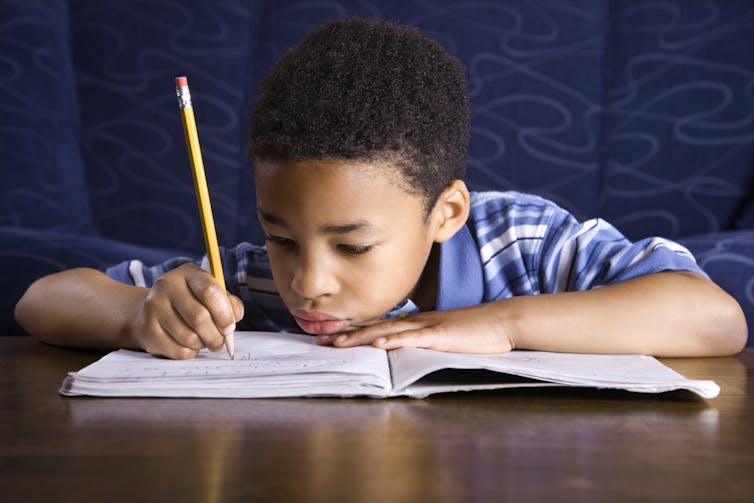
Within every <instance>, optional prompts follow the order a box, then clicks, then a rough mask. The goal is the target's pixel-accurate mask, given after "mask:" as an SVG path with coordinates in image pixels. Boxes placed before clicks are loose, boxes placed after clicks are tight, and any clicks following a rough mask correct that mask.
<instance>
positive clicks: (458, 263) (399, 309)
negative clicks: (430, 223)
mask: <svg viewBox="0 0 754 503" xmlns="http://www.w3.org/2000/svg"><path fill="white" fill-rule="evenodd" d="M438 274H439V277H438V280H437V284H438V289H437V303H436V304H435V310H436V311H443V310H447V309H458V308H461V307H466V306H475V305H478V304H481V302H482V298H483V295H484V277H483V275H482V259H481V257H480V256H479V249H478V248H477V245H476V242H475V241H474V238H473V237H472V236H471V231H470V230H469V228H468V226H466V225H464V226H463V228H462V229H461V230H460V231H458V232H457V233H456V234H455V236H453V237H452V238H450V239H449V240H447V241H445V242H444V243H442V244H440V269H439V272H438ZM418 312H419V308H418V307H416V304H414V302H413V301H412V300H411V299H406V300H404V301H403V302H401V303H400V304H398V305H397V306H395V307H394V308H393V309H391V310H390V311H389V312H388V313H386V314H385V315H383V316H382V318H383V319H386V318H395V317H399V316H406V315H409V314H414V313H418Z"/></svg>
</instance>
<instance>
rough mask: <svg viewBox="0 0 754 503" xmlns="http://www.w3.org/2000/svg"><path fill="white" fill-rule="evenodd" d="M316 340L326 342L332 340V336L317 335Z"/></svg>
mask: <svg viewBox="0 0 754 503" xmlns="http://www.w3.org/2000/svg"><path fill="white" fill-rule="evenodd" d="M317 339H319V340H320V341H321V342H328V341H329V340H330V339H332V336H330V335H318V336H317Z"/></svg>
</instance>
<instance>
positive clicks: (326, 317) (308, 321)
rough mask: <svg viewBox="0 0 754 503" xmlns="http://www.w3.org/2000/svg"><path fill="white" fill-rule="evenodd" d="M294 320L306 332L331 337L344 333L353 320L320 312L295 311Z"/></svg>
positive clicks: (293, 313) (292, 312)
mask: <svg viewBox="0 0 754 503" xmlns="http://www.w3.org/2000/svg"><path fill="white" fill-rule="evenodd" d="M291 314H292V315H293V318H294V319H295V320H296V323H298V326H300V327H301V328H302V329H303V330H304V331H305V332H308V333H310V334H316V335H323V334H324V335H329V334H334V333H337V332H342V331H343V330H344V329H345V328H346V327H348V326H349V325H350V324H351V320H346V319H343V318H338V317H335V316H332V315H330V314H327V313H323V312H320V311H306V310H304V309H294V310H292V311H291Z"/></svg>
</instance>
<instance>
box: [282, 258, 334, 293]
mask: <svg viewBox="0 0 754 503" xmlns="http://www.w3.org/2000/svg"><path fill="white" fill-rule="evenodd" d="M291 288H292V289H293V291H295V292H296V293H297V294H299V295H300V296H302V297H303V298H305V299H316V298H318V297H322V296H325V295H334V294H335V293H337V290H338V282H337V280H336V279H335V276H334V275H333V274H332V273H331V272H330V271H329V268H328V267H327V264H326V263H325V260H323V259H321V258H320V259H317V258H315V257H312V258H308V259H304V260H302V261H301V262H300V263H299V264H298V267H297V268H296V271H295V272H294V274H293V279H292V280H291Z"/></svg>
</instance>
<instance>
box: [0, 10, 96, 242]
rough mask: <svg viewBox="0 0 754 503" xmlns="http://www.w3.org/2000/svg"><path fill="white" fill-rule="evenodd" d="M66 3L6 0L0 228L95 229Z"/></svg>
mask: <svg viewBox="0 0 754 503" xmlns="http://www.w3.org/2000/svg"><path fill="white" fill-rule="evenodd" d="M69 29H70V26H69V23H68V8H67V5H66V4H65V3H63V2H46V3H44V4H42V3H39V2H26V1H24V0H16V1H3V2H0V162H1V163H2V169H0V225H8V226H15V227H21V228H29V229H49V230H68V231H72V232H92V231H93V230H94V229H93V227H92V226H91V212H90V211H89V200H88V198H87V197H86V194H87V189H86V178H85V175H84V166H83V164H82V162H81V156H80V153H79V146H78V127H79V124H78V97H77V96H76V92H75V89H74V88H73V87H72V86H71V83H72V82H73V72H74V69H73V63H72V59H71V53H70V51H69V50H68V46H69V44H68V40H69V37H70V32H69Z"/></svg>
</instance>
